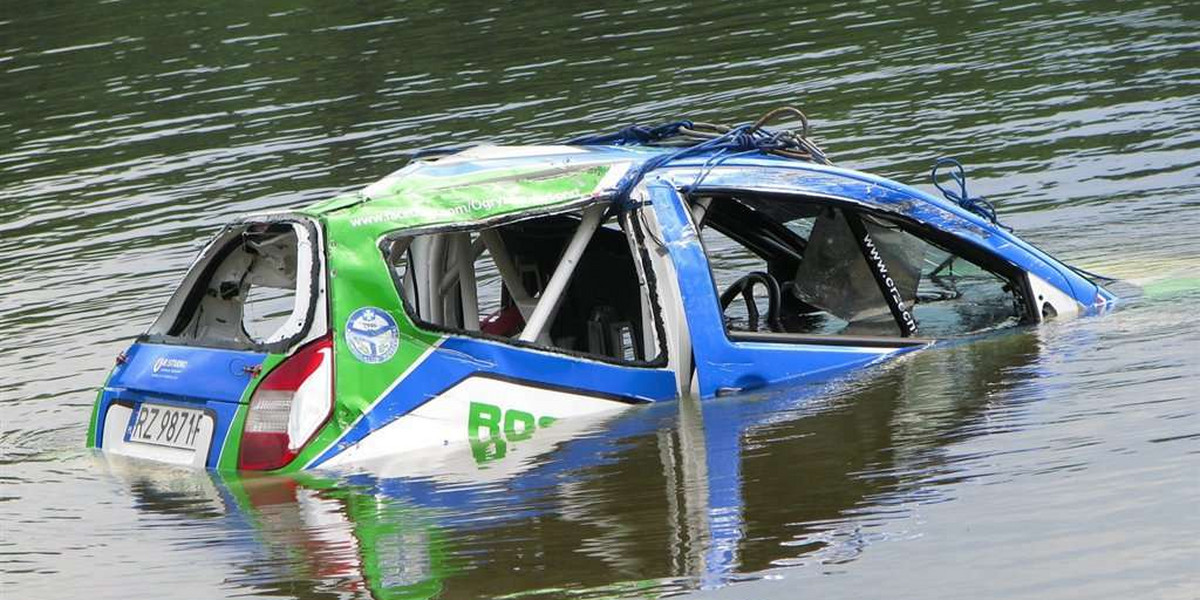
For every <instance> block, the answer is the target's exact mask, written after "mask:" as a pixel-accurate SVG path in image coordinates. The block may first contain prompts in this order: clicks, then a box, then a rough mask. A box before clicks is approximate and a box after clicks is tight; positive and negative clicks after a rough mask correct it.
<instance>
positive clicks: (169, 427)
mask: <svg viewBox="0 0 1200 600" xmlns="http://www.w3.org/2000/svg"><path fill="white" fill-rule="evenodd" d="M203 420H204V411H202V410H196V409H192V408H180V407H178V406H168V405H166V404H149V403H143V404H142V405H141V406H140V407H138V411H137V413H136V414H135V415H134V417H133V420H132V421H130V423H129V429H128V430H127V431H126V432H125V441H127V442H140V443H143V444H155V445H158V446H169V447H171V448H183V449H185V450H195V449H196V447H197V446H198V443H199V442H200V438H201V436H200V435H198V434H199V433H200V423H201V422H202V421H203Z"/></svg>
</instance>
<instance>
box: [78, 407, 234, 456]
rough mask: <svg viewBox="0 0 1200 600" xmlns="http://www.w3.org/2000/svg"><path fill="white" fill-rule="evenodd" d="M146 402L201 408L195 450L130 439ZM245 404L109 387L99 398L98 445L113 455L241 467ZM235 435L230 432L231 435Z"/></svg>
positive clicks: (96, 439)
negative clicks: (135, 418) (238, 464)
mask: <svg viewBox="0 0 1200 600" xmlns="http://www.w3.org/2000/svg"><path fill="white" fill-rule="evenodd" d="M143 403H150V404H155V405H166V406H172V407H181V408H188V409H193V410H201V411H203V413H204V418H203V419H202V420H201V423H200V431H199V434H198V436H197V444H196V449H195V450H187V449H182V448H171V447H167V446H162V445H154V444H145V443H138V442H135V441H129V429H130V426H131V425H132V418H133V416H134V415H136V414H137V411H138V408H139V407H140V406H141V405H142V404H143ZM244 410H245V406H244V405H241V404H237V403H232V402H220V401H214V400H208V401H198V400H195V399H190V398H189V399H187V400H181V399H178V398H174V397H171V396H167V395H163V394H146V393H139V392H135V391H132V390H127V389H119V388H105V389H104V390H103V391H102V392H101V393H100V397H99V398H98V399H97V400H96V419H95V430H94V431H93V432H92V434H93V435H94V440H95V444H96V447H97V448H100V449H102V450H104V451H105V452H108V453H112V454H120V455H124V456H130V457H134V458H144V459H148V460H154V461H157V462H164V463H170V464H177V465H190V466H195V467H200V468H210V469H217V468H222V463H223V462H224V464H225V465H226V466H225V468H229V469H235V468H237V451H238V444H237V440H238V437H239V436H238V435H237V433H238V431H240V428H241V422H242V420H243V419H244V418H245V415H244ZM231 433H232V434H233V435H230V434H231Z"/></svg>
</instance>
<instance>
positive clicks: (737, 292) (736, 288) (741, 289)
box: [721, 271, 783, 333]
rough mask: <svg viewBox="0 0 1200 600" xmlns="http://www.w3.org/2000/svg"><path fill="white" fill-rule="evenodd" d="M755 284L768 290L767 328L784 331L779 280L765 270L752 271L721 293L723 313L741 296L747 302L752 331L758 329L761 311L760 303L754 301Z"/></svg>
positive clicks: (778, 331)
mask: <svg viewBox="0 0 1200 600" xmlns="http://www.w3.org/2000/svg"><path fill="white" fill-rule="evenodd" d="M755 285H762V286H763V288H765V289H766V291H767V328H768V329H769V330H771V331H774V332H776V333H783V324H782V323H780V321H779V306H780V298H779V293H780V292H779V281H777V280H776V279H775V277H774V276H772V275H771V274H770V273H766V272H764V271H751V272H750V273H747V274H746V275H745V276H743V277H742V278H741V279H738V280H737V281H735V282H733V283H732V284H730V285H729V287H728V288H726V289H725V291H724V292H722V293H721V314H722V315H724V314H725V310H726V309H728V308H729V305H730V304H731V303H732V302H733V299H734V298H736V297H738V296H741V297H742V301H743V302H745V303H746V314H747V317H748V320H749V321H750V331H758V319H759V312H758V304H756V303H755V302H754V286H755Z"/></svg>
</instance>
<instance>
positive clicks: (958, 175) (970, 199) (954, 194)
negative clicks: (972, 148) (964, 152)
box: [929, 157, 1012, 231]
mask: <svg viewBox="0 0 1200 600" xmlns="http://www.w3.org/2000/svg"><path fill="white" fill-rule="evenodd" d="M944 166H949V167H951V169H952V170H951V171H950V172H949V175H950V179H952V180H954V183H956V184H958V190H954V189H953V188H946V187H943V186H942V182H941V181H938V170H939V169H941V168H942V167H944ZM929 178H930V179H931V180H933V186H934V187H936V188H937V189H938V191H939V192H941V193H942V195H943V196H945V197H946V199H947V200H949V201H951V202H953V203H955V204H957V205H959V206H961V207H963V208H965V209H967V210H969V211H971V212H973V213H975V214H977V215H979V216H981V217H983V218H985V219H987V220H988V221H991V222H992V223H995V224H996V225H999V226H1000V227H1003V228H1004V229H1006V230H1008V231H1012V228H1011V227H1007V226H1005V225H1002V224H1001V223H1000V220H999V219H998V218H997V217H996V207H994V206H992V203H991V202H988V201H987V200H984V199H983V198H982V197H980V196H971V195H970V194H969V193H968V192H967V172H966V170H965V169H963V166H962V163H960V162H958V159H955V158H949V157H943V158H939V159H937V162H935V163H934V164H933V170H931V171H930V172H929Z"/></svg>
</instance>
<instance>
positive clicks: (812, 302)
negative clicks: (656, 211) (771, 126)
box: [692, 196, 1027, 338]
mask: <svg viewBox="0 0 1200 600" xmlns="http://www.w3.org/2000/svg"><path fill="white" fill-rule="evenodd" d="M692 213H693V216H694V217H695V220H696V222H697V226H698V227H699V229H700V232H701V239H702V241H703V245H704V248H705V253H706V254H707V256H708V260H709V265H710V268H711V270H712V275H713V281H714V283H715V284H716V286H717V290H718V292H719V293H723V296H725V297H724V298H723V303H724V311H725V312H724V314H725V328H726V331H727V332H729V333H731V334H734V335H735V336H736V335H737V334H738V333H740V332H765V331H773V332H776V333H784V334H794V335H796V336H800V337H807V336H868V337H910V336H911V337H922V338H938V337H957V336H963V335H969V334H972V333H978V332H982V331H986V330H990V329H996V328H1000V327H1006V326H1010V325H1016V324H1018V323H1020V322H1022V321H1023V320H1024V319H1025V318H1027V315H1026V314H1025V313H1026V309H1025V303H1024V302H1023V294H1022V290H1023V288H1021V287H1020V286H1019V285H1016V284H1015V283H1014V281H1016V279H1015V277H1012V276H1009V277H1006V276H1003V275H1001V274H999V273H998V271H994V270H989V269H987V268H984V267H981V266H980V265H979V264H977V263H976V262H973V261H971V260H969V259H968V258H965V257H964V256H961V255H960V254H956V253H954V252H951V251H949V250H947V249H946V248H944V247H942V246H941V245H939V244H937V243H935V242H933V241H931V240H929V239H926V238H924V237H921V236H919V235H917V234H915V233H913V232H912V231H910V230H908V229H906V228H904V227H902V226H901V224H900V223H898V222H895V221H892V220H890V219H887V218H884V217H881V216H878V215H873V214H868V213H865V212H861V211H855V210H852V209H847V208H839V207H836V206H832V205H829V204H826V203H821V202H814V201H808V200H805V199H803V198H782V197H781V198H777V197H770V196H718V197H705V198H699V199H697V200H695V201H693V204H692ZM863 238H869V239H870V242H869V243H864V241H863ZM880 273H883V274H884V276H883V277H877V275H879V274H880ZM889 282H890V283H889ZM742 288H746V290H747V291H746V292H745V293H742V292H741V289H742ZM771 288H776V289H775V290H772V289H771ZM773 295H774V296H775V300H774V301H772V296H773ZM889 295H891V296H892V300H893V301H889V298H888V296H889ZM747 296H748V297H747ZM895 299H899V302H895V301H894V300H895ZM724 301H727V302H724ZM897 308H900V309H902V310H897ZM756 313H757V314H756ZM905 313H907V315H910V316H911V320H908V317H907V316H905ZM772 320H773V322H772Z"/></svg>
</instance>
